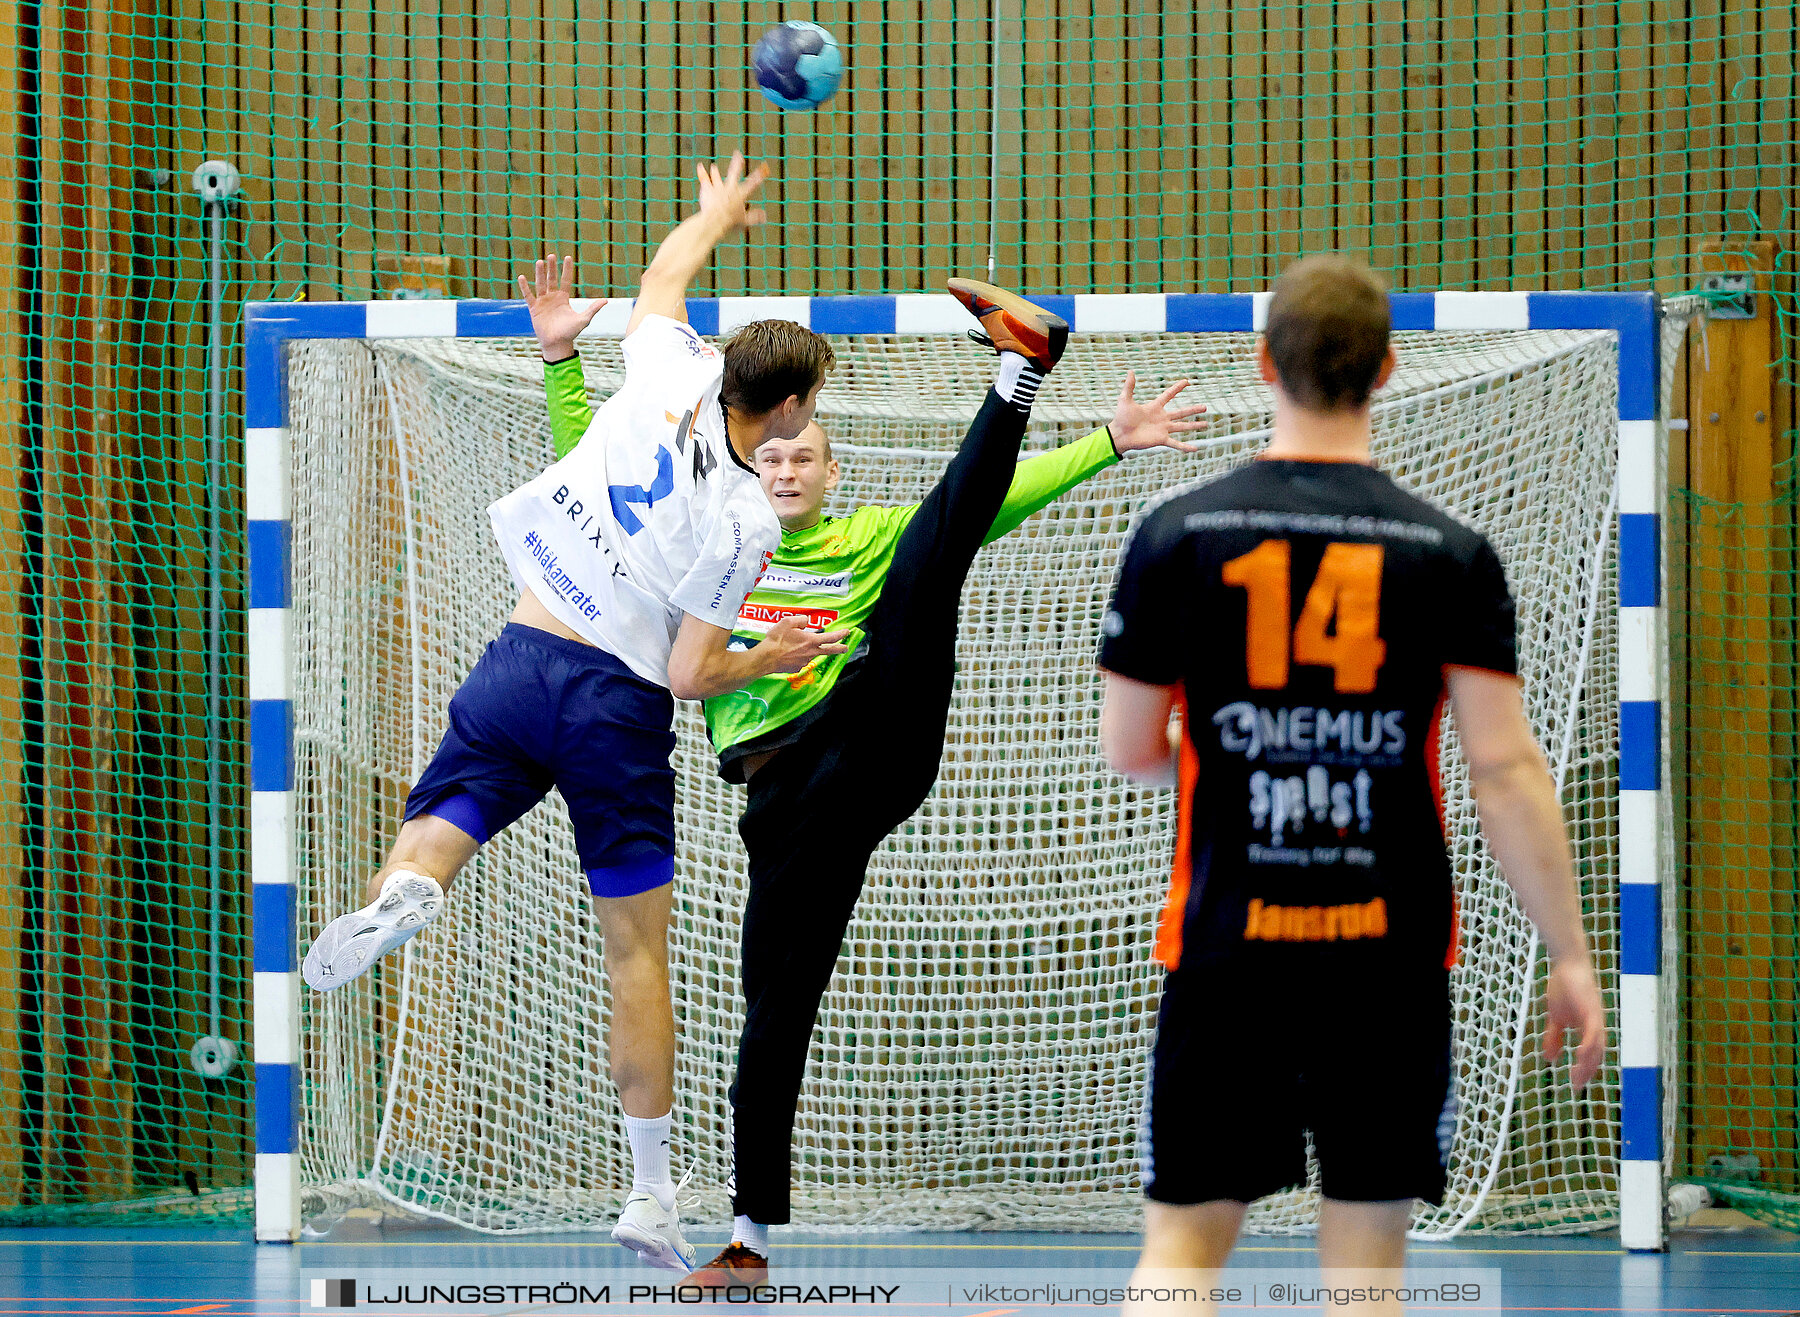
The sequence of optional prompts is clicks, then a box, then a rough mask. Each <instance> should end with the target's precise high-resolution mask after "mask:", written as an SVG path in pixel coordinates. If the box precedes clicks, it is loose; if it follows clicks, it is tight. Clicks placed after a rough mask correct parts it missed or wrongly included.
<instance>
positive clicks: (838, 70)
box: [750, 20, 844, 110]
mask: <svg viewBox="0 0 1800 1317" xmlns="http://www.w3.org/2000/svg"><path fill="white" fill-rule="evenodd" d="M750 65H751V67H752V68H754V69H755V70H756V85H757V86H759V87H761V88H762V94H763V95H764V96H767V97H768V98H769V99H770V100H772V101H774V102H775V104H777V105H779V106H780V107H781V108H782V109H784V110H810V109H812V108H813V107H814V106H815V105H817V104H818V103H819V102H820V101H822V100H824V99H825V98H826V97H827V96H829V95H831V93H832V92H834V91H836V90H837V85H838V79H840V78H842V77H843V76H844V56H843V54H842V53H841V52H840V51H839V50H838V43H837V38H836V37H834V36H832V35H831V33H829V32H827V31H826V30H825V29H824V28H822V27H820V26H819V25H818V24H817V23H802V22H799V21H797V20H794V21H789V22H786V23H783V24H782V25H781V26H780V27H772V28H770V29H769V30H768V31H767V32H765V33H763V36H762V40H761V41H759V42H757V43H756V49H755V50H754V51H752V52H751V53H750Z"/></svg>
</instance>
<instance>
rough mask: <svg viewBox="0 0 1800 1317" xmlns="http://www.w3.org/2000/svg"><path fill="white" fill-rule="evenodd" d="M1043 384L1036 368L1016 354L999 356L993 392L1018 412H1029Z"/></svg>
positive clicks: (1004, 353)
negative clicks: (997, 373) (998, 370)
mask: <svg viewBox="0 0 1800 1317" xmlns="http://www.w3.org/2000/svg"><path fill="white" fill-rule="evenodd" d="M1043 382H1044V377H1043V376H1042V375H1041V374H1039V373H1038V369H1037V367H1036V366H1033V365H1032V364H1031V363H1030V362H1029V361H1027V360H1025V358H1024V357H1021V356H1020V355H1019V354H1018V353H1017V352H1002V353H1001V354H1000V377H999V378H998V379H996V380H995V381H994V392H995V393H997V394H999V395H1000V396H1001V397H1002V398H1004V399H1006V401H1007V402H1010V403H1011V404H1012V405H1013V406H1015V407H1017V408H1018V409H1019V410H1020V411H1026V412H1028V411H1030V410H1031V404H1032V403H1033V402H1035V401H1036V400H1037V391H1038V386H1039V385H1041V384H1043Z"/></svg>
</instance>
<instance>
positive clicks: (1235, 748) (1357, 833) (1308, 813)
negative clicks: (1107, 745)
mask: <svg viewBox="0 0 1800 1317" xmlns="http://www.w3.org/2000/svg"><path fill="white" fill-rule="evenodd" d="M1212 722H1213V725H1214V726H1215V727H1217V728H1218V729H1219V732H1218V734H1219V748H1220V749H1221V750H1223V751H1225V752H1226V753H1227V754H1232V755H1242V756H1243V757H1244V758H1245V759H1246V760H1247V761H1250V762H1252V763H1261V764H1265V765H1268V767H1261V768H1258V769H1257V770H1256V771H1255V772H1253V773H1252V774H1250V777H1249V780H1248V783H1247V786H1248V789H1249V799H1248V801H1247V802H1246V803H1247V806H1248V809H1249V821H1250V832H1251V835H1252V836H1253V837H1255V838H1256V840H1255V841H1253V842H1251V843H1250V844H1249V846H1248V847H1247V848H1246V851H1245V858H1246V859H1248V860H1249V861H1250V863H1252V864H1282V865H1293V866H1295V867H1297V868H1312V867H1314V866H1319V865H1337V864H1348V865H1352V866H1354V867H1356V868H1362V869H1369V868H1373V867H1374V866H1375V852H1374V851H1373V850H1372V849H1370V848H1369V847H1367V846H1360V845H1356V844H1355V841H1356V839H1358V838H1360V837H1364V836H1366V835H1367V834H1368V833H1369V831H1370V830H1371V829H1372V828H1373V827H1374V824H1375V804H1374V786H1375V779H1374V777H1373V776H1371V775H1370V773H1369V771H1368V770H1369V769H1370V768H1380V767H1387V766H1392V765H1398V764H1400V763H1401V762H1402V757H1403V756H1404V754H1405V753H1406V714H1405V711H1404V710H1400V709H1386V710H1364V709H1336V710H1333V709H1327V708H1320V707H1318V706H1315V705H1298V706H1292V707H1285V708H1274V709H1270V708H1265V707H1263V706H1262V705H1259V704H1254V703H1252V702H1251V701H1249V700H1234V701H1233V702H1232V703H1230V704H1227V705H1225V706H1224V707H1223V708H1221V709H1219V710H1218V711H1217V712H1215V713H1214V714H1213V716H1212ZM1281 765H1293V768H1294V770H1295V771H1291V772H1287V773H1283V772H1281V771H1279V766H1281ZM1270 768H1274V769H1276V770H1277V771H1274V772H1271V771H1270Z"/></svg>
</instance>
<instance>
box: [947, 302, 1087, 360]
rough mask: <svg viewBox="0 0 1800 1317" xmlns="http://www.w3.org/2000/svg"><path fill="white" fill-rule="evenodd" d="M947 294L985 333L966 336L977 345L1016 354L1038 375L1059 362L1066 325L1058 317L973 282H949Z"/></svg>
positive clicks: (971, 332)
mask: <svg viewBox="0 0 1800 1317" xmlns="http://www.w3.org/2000/svg"><path fill="white" fill-rule="evenodd" d="M950 294H951V296H952V297H954V298H956V300H957V301H959V302H961V303H962V304H963V305H964V306H966V307H968V308H969V314H970V315H972V316H974V317H975V318H976V319H977V320H979V321H980V322H981V328H982V329H983V330H984V331H986V332H984V333H979V334H978V333H976V332H975V331H974V330H972V329H971V330H970V331H969V337H970V338H972V339H974V340H975V341H976V342H977V343H984V344H986V345H987V346H988V347H991V348H993V349H994V351H996V352H1016V353H1018V354H1019V355H1020V356H1021V357H1024V358H1025V360H1027V361H1029V362H1030V363H1031V365H1032V367H1033V369H1035V370H1036V371H1037V372H1038V373H1039V374H1040V375H1048V374H1049V373H1050V369H1051V367H1053V366H1055V365H1056V363H1057V362H1058V361H1059V360H1061V359H1062V354H1063V348H1064V346H1065V345H1066V344H1067V343H1068V341H1069V322H1068V321H1066V320H1064V319H1063V318H1062V317H1061V316H1059V315H1053V314H1051V313H1050V312H1049V311H1046V310H1044V308H1043V307H1041V306H1036V305H1033V304H1032V303H1030V302H1027V301H1026V300H1025V299H1024V298H1023V297H1020V296H1019V295H1018V294H1017V293H1009V292H1007V291H1006V290H1005V289H1004V288H997V287H995V286H994V285H993V284H984V283H979V282H977V281H976V280H974V279H952V280H951V281H950Z"/></svg>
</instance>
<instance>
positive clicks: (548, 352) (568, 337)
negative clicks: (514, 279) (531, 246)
mask: <svg viewBox="0 0 1800 1317" xmlns="http://www.w3.org/2000/svg"><path fill="white" fill-rule="evenodd" d="M532 269H533V275H534V278H535V286H534V285H532V284H527V283H526V282H525V276H524V275H520V276H519V295H520V296H521V297H523V298H524V299H525V305H526V307H527V308H528V309H529V310H530V311H531V332H532V333H534V334H536V335H537V341H538V347H540V348H541V349H543V353H544V360H545V361H561V360H562V359H563V358H565V357H569V356H573V355H574V352H575V339H576V338H577V337H578V336H579V335H580V333H581V331H582V330H584V329H586V328H587V327H588V326H589V325H590V324H592V323H593V321H594V317H595V316H596V315H597V314H599V311H600V308H601V307H603V306H605V305H606V299H605V298H604V297H602V298H597V299H595V300H594V301H593V302H590V303H589V304H588V307H587V309H586V310H585V311H578V310H576V309H575V304H574V303H573V302H571V301H570V300H569V290H570V289H572V288H573V287H574V286H575V258H574V257H573V256H565V257H563V261H562V270H561V271H560V273H559V271H558V270H557V268H556V257H555V255H554V254H552V253H548V252H546V253H545V255H544V259H543V260H541V261H539V262H537V264H536V265H535V266H533V267H532Z"/></svg>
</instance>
